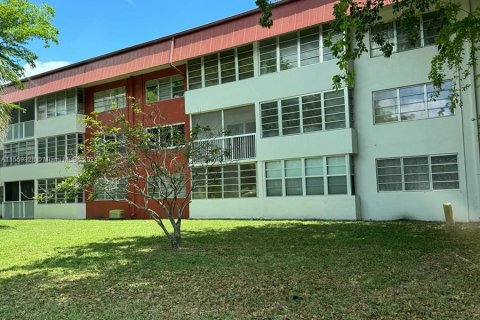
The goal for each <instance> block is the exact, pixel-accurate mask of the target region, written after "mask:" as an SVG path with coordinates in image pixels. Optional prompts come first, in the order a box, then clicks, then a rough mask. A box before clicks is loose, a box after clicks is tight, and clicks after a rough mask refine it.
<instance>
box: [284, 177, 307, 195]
mask: <svg viewBox="0 0 480 320" xmlns="http://www.w3.org/2000/svg"><path fill="white" fill-rule="evenodd" d="M285 192H286V195H287V196H301V195H303V189H302V179H301V178H298V179H285Z"/></svg>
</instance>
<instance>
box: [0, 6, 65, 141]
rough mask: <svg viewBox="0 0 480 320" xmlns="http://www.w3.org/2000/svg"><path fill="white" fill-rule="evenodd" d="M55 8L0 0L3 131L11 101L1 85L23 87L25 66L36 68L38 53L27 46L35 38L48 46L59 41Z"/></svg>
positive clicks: (0, 113) (0, 125)
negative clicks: (7, 102) (5, 101)
mask: <svg viewBox="0 0 480 320" xmlns="http://www.w3.org/2000/svg"><path fill="white" fill-rule="evenodd" d="M54 15H55V11H54V10H53V8H52V7H50V6H48V5H46V4H41V5H35V4H32V3H30V2H29V1H28V0H0V132H5V131H6V129H7V126H8V123H9V121H10V111H11V109H12V108H13V107H15V106H13V105H11V104H6V103H2V99H1V94H2V90H1V89H2V85H6V84H14V85H16V86H17V87H20V88H21V87H22V78H24V76H25V70H24V68H23V65H24V64H25V63H27V64H28V65H30V66H31V67H32V68H34V67H35V60H36V59H37V55H36V54H35V53H34V52H33V51H31V50H30V49H29V48H28V44H29V43H30V42H31V41H32V40H34V39H37V40H41V41H43V43H44V46H45V47H49V46H50V44H51V43H55V44H56V43H58V40H57V36H58V30H57V29H56V28H55V27H54V26H53V25H52V20H53V17H54Z"/></svg>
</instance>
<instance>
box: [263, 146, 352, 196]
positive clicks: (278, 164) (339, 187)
mask: <svg viewBox="0 0 480 320" xmlns="http://www.w3.org/2000/svg"><path fill="white" fill-rule="evenodd" d="M349 162H350V159H349V156H348V155H341V156H333V157H315V158H301V159H289V160H277V161H268V162H266V163H265V180H266V181H265V182H266V195H267V197H280V196H311V195H337V194H349V189H350V187H349V179H348V176H349V175H350V173H349V172H348V170H347V169H348V163H349Z"/></svg>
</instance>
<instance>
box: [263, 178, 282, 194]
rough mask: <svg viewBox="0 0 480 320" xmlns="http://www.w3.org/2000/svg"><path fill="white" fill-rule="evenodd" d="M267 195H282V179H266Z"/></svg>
mask: <svg viewBox="0 0 480 320" xmlns="http://www.w3.org/2000/svg"><path fill="white" fill-rule="evenodd" d="M266 184H267V197H278V196H282V195H283V192H282V180H281V179H275V180H267V181H266Z"/></svg>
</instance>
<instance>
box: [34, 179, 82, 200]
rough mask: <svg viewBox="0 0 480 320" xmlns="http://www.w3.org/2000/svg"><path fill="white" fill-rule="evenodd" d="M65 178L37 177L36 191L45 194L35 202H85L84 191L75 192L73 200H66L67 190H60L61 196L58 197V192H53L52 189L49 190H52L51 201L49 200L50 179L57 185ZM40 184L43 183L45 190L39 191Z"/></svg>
mask: <svg viewBox="0 0 480 320" xmlns="http://www.w3.org/2000/svg"><path fill="white" fill-rule="evenodd" d="M65 179H66V178H48V179H37V189H38V193H39V194H42V195H45V194H46V198H45V199H43V200H37V203H38V204H39V205H44V204H78V203H85V193H84V192H81V193H79V194H77V195H76V196H75V199H74V201H70V202H69V201H68V199H67V192H66V191H64V192H62V194H63V197H60V198H59V197H58V192H54V189H53V190H51V192H53V201H51V199H48V197H49V182H50V181H52V180H53V181H54V185H55V186H57V185H58V184H60V183H62V181H64V180H65ZM41 184H44V185H45V191H46V192H40V185H41ZM58 199H62V200H61V201H59V200H58Z"/></svg>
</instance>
